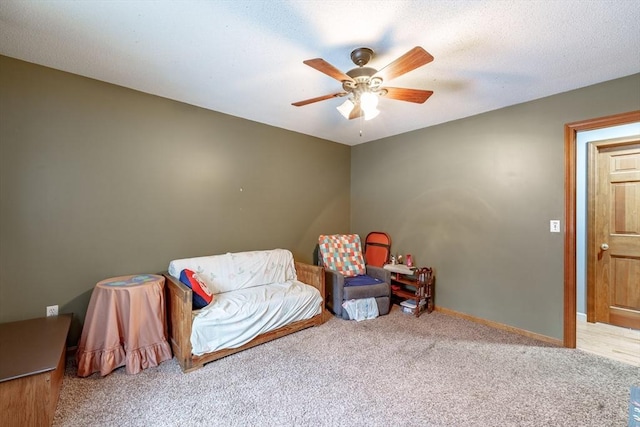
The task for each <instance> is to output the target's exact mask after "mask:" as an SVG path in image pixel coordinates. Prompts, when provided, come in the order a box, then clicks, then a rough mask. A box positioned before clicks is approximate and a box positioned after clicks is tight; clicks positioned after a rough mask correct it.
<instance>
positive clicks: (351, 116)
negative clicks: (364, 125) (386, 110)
mask: <svg viewBox="0 0 640 427" xmlns="http://www.w3.org/2000/svg"><path fill="white" fill-rule="evenodd" d="M363 115H364V111H362V108H360V103H357V104H356V105H354V106H353V109H352V110H351V113H349V120H353V119H357V118H358V117H360V116H363Z"/></svg>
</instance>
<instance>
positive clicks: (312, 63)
mask: <svg viewBox="0 0 640 427" xmlns="http://www.w3.org/2000/svg"><path fill="white" fill-rule="evenodd" d="M302 62H303V63H304V64H307V65H308V66H309V67H311V68H315V69H316V70H318V71H320V72H321V73H325V74H326V75H327V76H329V77H332V78H334V79H336V80H338V81H339V82H344V81H354V80H353V79H352V78H351V77H349V76H347V75H346V74H345V73H343V72H342V71H340V70H338V69H337V68H336V67H334V66H333V65H331V64H329V63H328V62H327V61H325V60H324V59H322V58H315V59H307V60H306V61H302Z"/></svg>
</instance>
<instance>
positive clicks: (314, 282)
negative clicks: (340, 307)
mask: <svg viewBox="0 0 640 427" xmlns="http://www.w3.org/2000/svg"><path fill="white" fill-rule="evenodd" d="M295 266H296V274H297V276H298V280H299V281H301V282H303V283H306V284H307V285H311V286H313V287H315V288H317V289H318V290H319V291H320V295H321V296H322V309H321V311H320V314H318V315H316V316H314V317H312V318H310V319H307V320H300V321H297V322H293V323H290V324H288V325H285V326H283V327H281V328H278V329H275V330H273V331H270V332H266V333H264V334H261V335H258V336H257V337H255V338H254V339H253V340H251V341H249V342H248V343H246V344H245V345H243V346H241V347H237V348H227V349H223V350H218V351H214V352H212V353H207V354H203V355H202V356H195V355H193V354H191V324H192V322H193V316H194V314H193V310H192V294H191V289H189V288H188V287H187V286H185V285H184V284H183V283H181V282H180V281H179V280H177V279H176V278H174V277H172V276H171V275H169V274H168V273H163V276H164V277H165V278H166V286H165V289H166V295H167V298H166V300H167V301H166V303H167V323H168V337H169V343H170V344H171V349H172V350H173V354H174V356H175V357H176V359H178V363H179V364H180V367H181V368H182V371H183V372H190V371H194V370H196V369H198V368H201V367H202V366H204V364H205V363H208V362H212V361H214V360H218V359H220V358H222V357H225V356H229V355H230V354H234V353H237V352H239V351H242V350H246V349H248V348H251V347H254V346H256V345H259V344H263V343H265V342H268V341H271V340H274V339H276V338H280V337H283V336H285V335H288V334H291V333H294V332H297V331H299V330H301V329H305V328H309V327H311V326H316V325H321V324H322V323H324V321H325V319H326V315H325V308H324V299H325V290H324V269H323V268H322V267H317V266H314V265H310V264H304V263H301V262H296V263H295Z"/></svg>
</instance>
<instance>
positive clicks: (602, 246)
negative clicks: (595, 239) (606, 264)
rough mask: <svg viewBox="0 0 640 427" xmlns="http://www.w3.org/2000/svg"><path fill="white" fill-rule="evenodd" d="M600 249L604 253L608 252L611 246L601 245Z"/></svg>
mask: <svg viewBox="0 0 640 427" xmlns="http://www.w3.org/2000/svg"><path fill="white" fill-rule="evenodd" d="M600 249H602V250H603V251H606V250H607V249H609V245H607V244H606V243H603V244H601V245H600Z"/></svg>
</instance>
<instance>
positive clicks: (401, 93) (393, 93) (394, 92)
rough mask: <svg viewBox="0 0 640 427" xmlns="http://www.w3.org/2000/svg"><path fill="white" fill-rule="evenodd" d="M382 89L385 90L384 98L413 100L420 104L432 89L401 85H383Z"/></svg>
mask: <svg viewBox="0 0 640 427" xmlns="http://www.w3.org/2000/svg"><path fill="white" fill-rule="evenodd" d="M382 89H383V90H386V91H387V94H386V95H385V98H391V99H397V100H398V101H407V102H415V103H416V104H422V103H423V102H425V101H426V100H427V99H429V97H430V96H431V95H433V91H432V90H420V89H406V88H403V87H386V86H385V87H383V88H382Z"/></svg>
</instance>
